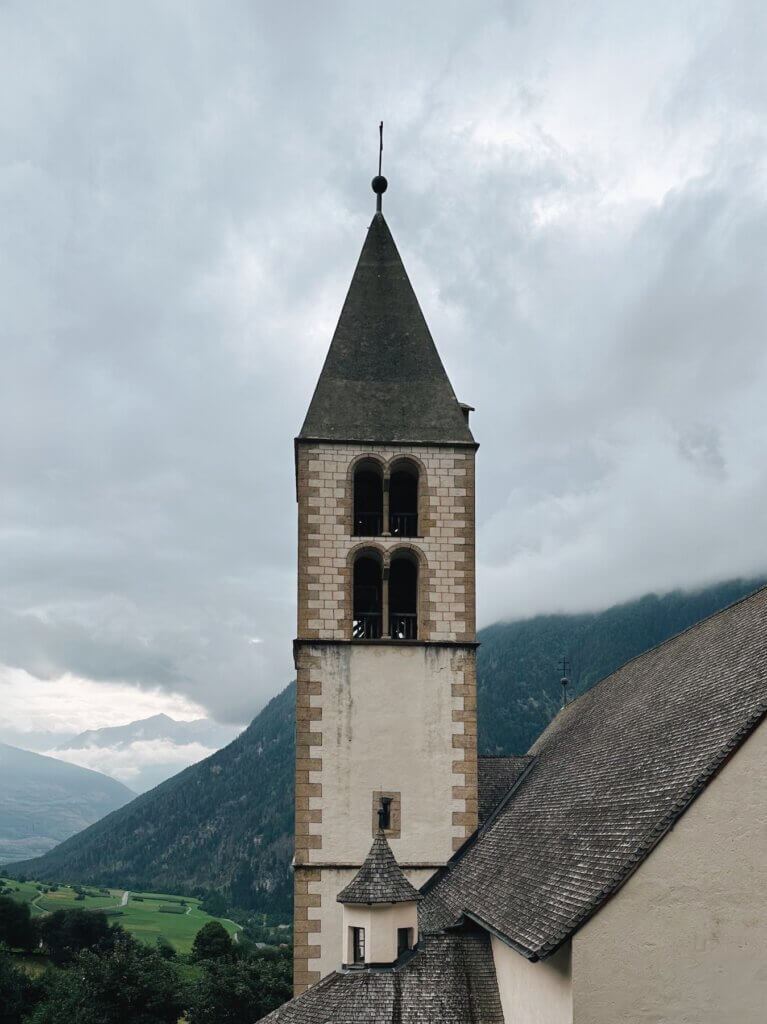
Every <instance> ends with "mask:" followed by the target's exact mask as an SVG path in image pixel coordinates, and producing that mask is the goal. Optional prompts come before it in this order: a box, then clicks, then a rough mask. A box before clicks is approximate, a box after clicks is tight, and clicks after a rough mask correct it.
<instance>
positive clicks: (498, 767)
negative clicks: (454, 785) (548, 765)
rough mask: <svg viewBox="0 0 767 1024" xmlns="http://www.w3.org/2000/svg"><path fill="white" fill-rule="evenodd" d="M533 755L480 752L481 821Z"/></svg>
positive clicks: (478, 778) (492, 809) (491, 810)
mask: <svg viewBox="0 0 767 1024" xmlns="http://www.w3.org/2000/svg"><path fill="white" fill-rule="evenodd" d="M532 760H533V758H532V757H530V756H528V755H527V754H525V755H523V756H522V757H496V756H494V755H491V754H480V755H479V757H478V758H477V789H478V791H479V823H480V825H482V824H484V822H485V821H487V819H488V818H489V817H490V815H491V814H492V812H493V811H494V810H495V809H496V807H497V806H498V804H499V803H500V802H501V800H502V799H503V798H504V797H505V796H506V794H507V793H508V792H509V790H510V789H511V787H512V786H513V785H514V783H515V782H516V781H517V779H518V778H519V777H520V775H521V774H522V772H523V771H524V770H525V768H527V766H528V765H529V764H530V762H531V761H532Z"/></svg>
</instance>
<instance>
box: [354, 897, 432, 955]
mask: <svg viewBox="0 0 767 1024" xmlns="http://www.w3.org/2000/svg"><path fill="white" fill-rule="evenodd" d="M342 917H343V927H342V933H341V948H340V950H339V954H340V955H341V956H342V958H343V960H342V962H343V963H346V964H348V963H351V962H352V951H351V949H350V946H349V929H350V928H364V929H365V963H368V964H393V963H394V961H395V960H396V959H397V930H398V929H399V928H412V929H413V942H414V943H415V942H417V941H418V904H417V903H415V902H413V903H382V904H374V905H372V906H369V907H368V906H360V905H355V904H350V905H348V906H345V907H343V914H342Z"/></svg>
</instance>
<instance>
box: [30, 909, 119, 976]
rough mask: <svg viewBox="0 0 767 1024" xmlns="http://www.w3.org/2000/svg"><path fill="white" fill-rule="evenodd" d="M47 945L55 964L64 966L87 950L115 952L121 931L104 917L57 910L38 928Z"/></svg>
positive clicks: (86, 912)
mask: <svg viewBox="0 0 767 1024" xmlns="http://www.w3.org/2000/svg"><path fill="white" fill-rule="evenodd" d="M38 927H39V929H40V937H41V939H42V941H43V945H44V946H45V947H46V949H47V950H48V952H49V953H50V955H51V958H52V959H53V961H54V963H57V964H63V963H67V962H68V961H69V960H71V959H72V958H73V957H74V956H75V955H76V954H77V953H79V952H80V951H81V950H83V949H93V948H94V947H95V946H102V947H103V948H106V949H108V948H111V946H112V945H113V944H114V940H115V938H116V936H117V934H118V932H120V931H121V929H119V928H118V927H115V928H111V927H110V925H109V920H108V919H107V918H106V917H105V916H104V914H99V913H98V912H96V911H92V910H80V909H76V910H54V912H53V913H52V914H47V915H46V916H45V917H44V918H42V919H41V920H40V922H39V924H38Z"/></svg>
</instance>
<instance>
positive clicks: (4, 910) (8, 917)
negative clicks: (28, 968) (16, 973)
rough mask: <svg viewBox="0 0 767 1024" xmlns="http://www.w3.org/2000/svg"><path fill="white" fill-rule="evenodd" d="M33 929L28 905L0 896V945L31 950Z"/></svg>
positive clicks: (33, 942) (33, 940)
mask: <svg viewBox="0 0 767 1024" xmlns="http://www.w3.org/2000/svg"><path fill="white" fill-rule="evenodd" d="M34 944H35V929H34V926H33V924H32V919H31V917H30V910H29V904H28V903H19V902H18V901H17V900H14V899H12V898H11V897H10V896H0V945H5V946H8V947H9V948H10V949H22V950H29V949H32V948H33V946H34Z"/></svg>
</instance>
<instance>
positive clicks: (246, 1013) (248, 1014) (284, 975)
mask: <svg viewBox="0 0 767 1024" xmlns="http://www.w3.org/2000/svg"><path fill="white" fill-rule="evenodd" d="M264 952H266V951H264ZM291 979H292V964H291V958H290V952H289V951H287V950H286V951H280V952H278V953H275V954H272V955H271V956H261V955H258V954H256V955H254V956H248V957H238V958H237V959H230V960H209V961H207V962H206V964H205V969H204V972H203V976H202V978H201V979H200V980H199V981H198V982H197V984H196V985H195V987H194V989H193V991H192V998H191V1004H190V1006H189V1008H188V1009H187V1014H186V1016H187V1020H188V1021H189V1024H252V1022H253V1021H256V1020H260V1019H261V1017H263V1016H264V1015H265V1014H267V1013H269V1012H270V1011H271V1010H273V1009H275V1007H277V1006H280V1005H281V1004H282V1003H284V1002H285V1001H286V1000H288V999H290V997H291V996H292V994H293V993H292V986H291Z"/></svg>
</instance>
